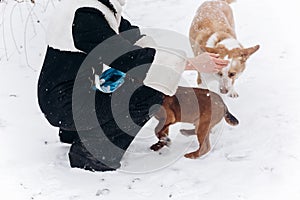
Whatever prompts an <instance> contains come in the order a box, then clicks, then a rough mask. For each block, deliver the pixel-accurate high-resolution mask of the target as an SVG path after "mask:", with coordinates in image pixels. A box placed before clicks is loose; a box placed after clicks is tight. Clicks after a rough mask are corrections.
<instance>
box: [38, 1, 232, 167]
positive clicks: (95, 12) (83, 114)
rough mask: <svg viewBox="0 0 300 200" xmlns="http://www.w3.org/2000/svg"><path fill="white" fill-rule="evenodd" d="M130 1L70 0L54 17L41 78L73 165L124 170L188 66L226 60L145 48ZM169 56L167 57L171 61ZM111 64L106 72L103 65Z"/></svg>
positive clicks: (49, 113)
mask: <svg viewBox="0 0 300 200" xmlns="http://www.w3.org/2000/svg"><path fill="white" fill-rule="evenodd" d="M123 5H124V0H85V1H81V0H66V1H64V2H62V3H61V5H60V8H58V9H57V12H56V13H55V16H53V19H52V23H50V25H49V27H50V28H49V31H48V33H47V42H48V48H47V52H46V56H45V59H44V63H43V67H42V70H41V73H40V77H39V82H38V101H39V106H40V108H41V111H42V112H43V113H44V115H45V117H46V119H47V120H48V121H49V123H50V124H51V125H53V126H55V127H58V128H59V137H60V141H61V142H64V143H70V144H71V148H70V152H69V159H70V165H71V167H77V168H82V169H87V170H92V171H108V170H115V169H117V168H119V167H120V160H121V159H122V157H123V155H124V153H125V151H126V149H127V148H128V147H129V145H130V143H131V142H132V141H133V139H134V137H135V136H136V135H137V133H138V132H139V130H140V129H141V128H142V127H143V125H144V124H145V123H146V122H147V121H148V120H149V119H150V118H151V117H152V116H153V115H154V113H155V112H156V111H157V108H158V106H157V105H160V104H161V103H162V101H163V98H164V95H169V96H172V95H174V94H175V92H176V89H177V86H178V82H179V79H180V76H181V73H182V72H183V71H184V70H185V69H196V70H198V71H204V72H215V71H216V70H218V69H221V68H222V67H224V66H226V65H227V61H224V60H221V59H219V58H218V55H214V54H205V53H204V54H201V55H199V56H198V57H196V58H192V59H188V60H187V59H186V58H185V56H184V55H182V54H180V53H178V52H177V53H176V52H170V51H169V50H167V51H166V50H163V49H158V48H155V47H154V48H153V47H151V48H150V47H145V46H144V45H141V44H142V43H143V42H142V41H143V40H144V39H145V37H144V36H143V35H141V33H140V30H139V28H138V27H137V26H133V25H131V24H130V22H129V21H127V20H125V19H124V18H123V17H122V16H121V11H122V6H123ZM166 58H168V59H166ZM104 64H106V65H108V66H109V67H111V68H110V69H108V70H106V71H104V72H103V65H104Z"/></svg>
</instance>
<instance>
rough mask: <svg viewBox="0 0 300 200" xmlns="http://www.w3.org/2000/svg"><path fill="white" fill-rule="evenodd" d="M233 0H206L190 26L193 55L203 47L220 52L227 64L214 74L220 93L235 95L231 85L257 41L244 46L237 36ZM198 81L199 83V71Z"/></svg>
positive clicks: (212, 51)
mask: <svg viewBox="0 0 300 200" xmlns="http://www.w3.org/2000/svg"><path fill="white" fill-rule="evenodd" d="M232 1H233V0H223V1H222V0H219V1H206V2H204V3H203V4H202V5H201V6H200V7H199V9H198V10H197V13H196V16H195V17H194V20H193V22H192V25H191V27H190V34H189V37H190V43H191V46H192V49H193V52H194V54H195V56H197V55H199V54H200V53H202V52H203V51H207V52H210V53H217V54H220V57H221V58H225V59H229V60H230V64H229V66H228V67H225V68H224V69H222V71H220V72H219V73H217V74H215V75H216V76H215V77H216V79H217V80H218V82H219V89H220V92H221V93H222V94H227V93H229V96H231V97H238V93H237V92H236V91H235V89H234V87H233V85H234V82H235V80H236V79H237V78H238V77H239V76H240V75H241V74H242V72H243V71H244V70H245V68H246V61H247V59H248V58H249V57H250V56H251V55H252V54H253V53H254V52H256V51H257V50H258V49H259V45H256V46H253V47H250V48H244V47H243V46H242V45H241V44H240V42H239V41H238V40H237V37H236V33H235V29H234V19H233V14H232V10H231V8H230V6H229V3H231V2H232ZM197 82H198V84H200V83H201V78H200V74H199V76H198V81H197Z"/></svg>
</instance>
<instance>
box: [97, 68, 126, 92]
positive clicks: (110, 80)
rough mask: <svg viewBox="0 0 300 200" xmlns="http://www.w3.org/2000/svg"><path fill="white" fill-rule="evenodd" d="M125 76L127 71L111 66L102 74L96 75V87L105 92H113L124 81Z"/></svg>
mask: <svg viewBox="0 0 300 200" xmlns="http://www.w3.org/2000/svg"><path fill="white" fill-rule="evenodd" d="M125 76H126V74H125V73H123V72H121V71H119V70H116V69H113V68H109V69H107V70H105V71H104V72H103V73H102V74H101V75H100V76H99V75H95V86H94V89H98V90H100V91H101V92H104V93H112V92H114V91H116V89H118V88H119V87H120V86H121V85H122V84H123V83H124V78H125Z"/></svg>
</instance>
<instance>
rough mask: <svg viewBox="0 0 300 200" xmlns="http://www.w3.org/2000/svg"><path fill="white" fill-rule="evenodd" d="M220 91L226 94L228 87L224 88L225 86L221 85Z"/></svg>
mask: <svg viewBox="0 0 300 200" xmlns="http://www.w3.org/2000/svg"><path fill="white" fill-rule="evenodd" d="M220 92H221V93H222V94H227V93H228V89H227V88H225V87H221V88H220Z"/></svg>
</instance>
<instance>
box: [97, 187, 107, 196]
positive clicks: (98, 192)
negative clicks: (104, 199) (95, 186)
mask: <svg viewBox="0 0 300 200" xmlns="http://www.w3.org/2000/svg"><path fill="white" fill-rule="evenodd" d="M109 193H110V190H109V189H107V188H105V189H101V190H98V191H97V193H96V196H104V195H108V194H109Z"/></svg>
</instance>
